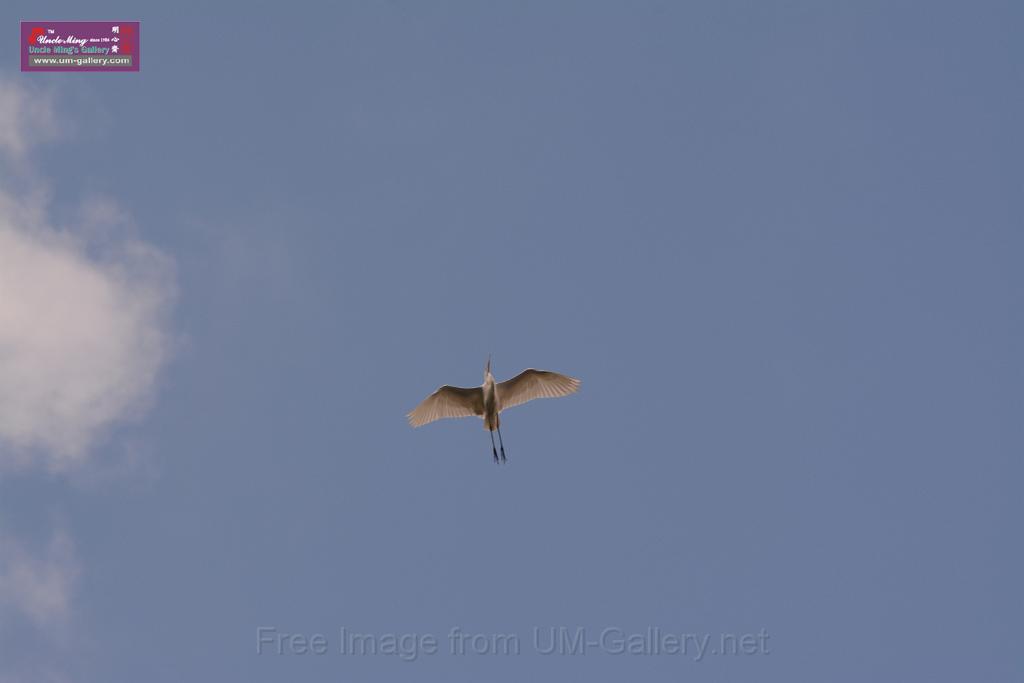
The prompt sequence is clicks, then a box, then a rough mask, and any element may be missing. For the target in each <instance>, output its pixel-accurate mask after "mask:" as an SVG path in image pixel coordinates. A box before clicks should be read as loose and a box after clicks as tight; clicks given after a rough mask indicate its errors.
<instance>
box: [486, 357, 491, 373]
mask: <svg viewBox="0 0 1024 683" xmlns="http://www.w3.org/2000/svg"><path fill="white" fill-rule="evenodd" d="M485 371H486V372H490V371H491V354H487V368H486V370H485Z"/></svg>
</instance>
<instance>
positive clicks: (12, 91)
mask: <svg viewBox="0 0 1024 683" xmlns="http://www.w3.org/2000/svg"><path fill="white" fill-rule="evenodd" d="M57 131H58V127H57V115H56V112H55V110H54V107H53V93H51V92H48V91H45V90H38V89H29V88H26V87H25V86H23V85H20V84H19V83H17V82H15V81H9V80H5V79H2V78H0V153H2V154H4V155H5V156H7V157H8V158H12V159H14V160H15V161H20V160H21V159H22V158H24V156H25V154H26V153H27V152H28V150H29V149H30V148H31V147H32V146H33V145H35V144H37V143H39V142H43V141H46V140H51V139H53V138H55V137H56V135H57Z"/></svg>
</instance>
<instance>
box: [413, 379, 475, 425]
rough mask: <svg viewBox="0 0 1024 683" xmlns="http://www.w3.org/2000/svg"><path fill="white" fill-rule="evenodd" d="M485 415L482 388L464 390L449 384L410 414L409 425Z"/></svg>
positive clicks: (427, 398)
mask: <svg viewBox="0 0 1024 683" xmlns="http://www.w3.org/2000/svg"><path fill="white" fill-rule="evenodd" d="M483 414H484V391H483V389H481V388H480V387H476V388H474V389H463V388H462V387H452V386H448V385H447V384H446V385H444V386H443V387H441V388H440V389H438V390H437V391H435V392H434V393H432V394H431V395H430V396H427V397H426V398H425V399H423V402H422V403H420V404H419V405H418V406H416V408H415V409H414V410H413V411H412V412H411V413H409V415H408V417H409V424H410V425H412V426H413V427H422V426H423V425H425V424H427V423H429V422H433V421H434V420H440V419H442V418H445V417H470V416H472V415H483Z"/></svg>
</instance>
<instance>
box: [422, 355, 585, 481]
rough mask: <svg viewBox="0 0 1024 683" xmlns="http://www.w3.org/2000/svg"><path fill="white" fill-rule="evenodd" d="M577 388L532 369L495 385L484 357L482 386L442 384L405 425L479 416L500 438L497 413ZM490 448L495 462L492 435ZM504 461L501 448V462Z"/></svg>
mask: <svg viewBox="0 0 1024 683" xmlns="http://www.w3.org/2000/svg"><path fill="white" fill-rule="evenodd" d="M579 386H580V381H579V380H578V379H576V378H575V377H569V376H567V375H561V374H559V373H557V372H550V371H548V370H535V369H533V368H527V369H526V370H523V371H522V372H520V373H519V374H518V375H516V376H515V377H513V378H512V379H510V380H506V381H504V382H495V381H494V375H492V374H491V360H490V358H488V359H487V367H486V368H485V369H484V383H483V384H482V385H480V386H479V387H473V388H463V387H453V386H450V385H447V384H446V385H444V386H443V387H441V388H439V389H438V390H437V391H435V392H434V393H432V394H431V395H430V396H428V397H427V398H425V399H424V400H423V402H422V403H420V404H419V405H418V406H416V408H415V409H414V410H413V411H412V412H411V413H409V415H408V417H409V424H410V425H412V426H413V427H420V426H423V425H425V424H428V423H430V422H433V421H434V420H440V419H443V418H447V417H472V416H479V417H481V418H482V419H483V423H484V429H486V430H487V431H489V432H494V431H497V432H498V438H499V439H501V418H500V414H501V411H503V410H506V409H508V408H511V407H513V406H517V405H520V404H522V403H526V402H527V401H531V400H533V399H535V398H556V397H559V396H568V395H569V394H571V393H574V392H575V391H576V390H577V389H579ZM491 449H492V451H493V452H494V460H495V462H497V461H498V451H497V449H496V448H495V447H494V435H493V434H492V435H491ZM504 461H505V447H504V445H502V448H501V462H504Z"/></svg>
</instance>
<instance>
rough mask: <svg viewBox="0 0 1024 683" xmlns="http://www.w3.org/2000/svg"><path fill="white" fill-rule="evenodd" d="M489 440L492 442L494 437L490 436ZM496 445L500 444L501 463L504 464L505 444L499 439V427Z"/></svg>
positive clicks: (499, 428) (499, 426) (499, 427)
mask: <svg viewBox="0 0 1024 683" xmlns="http://www.w3.org/2000/svg"><path fill="white" fill-rule="evenodd" d="M491 440H492V441H493V440H494V435H493V434H492V435H491ZM498 443H499V444H501V461H502V462H505V442H504V441H502V439H501V425H498Z"/></svg>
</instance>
